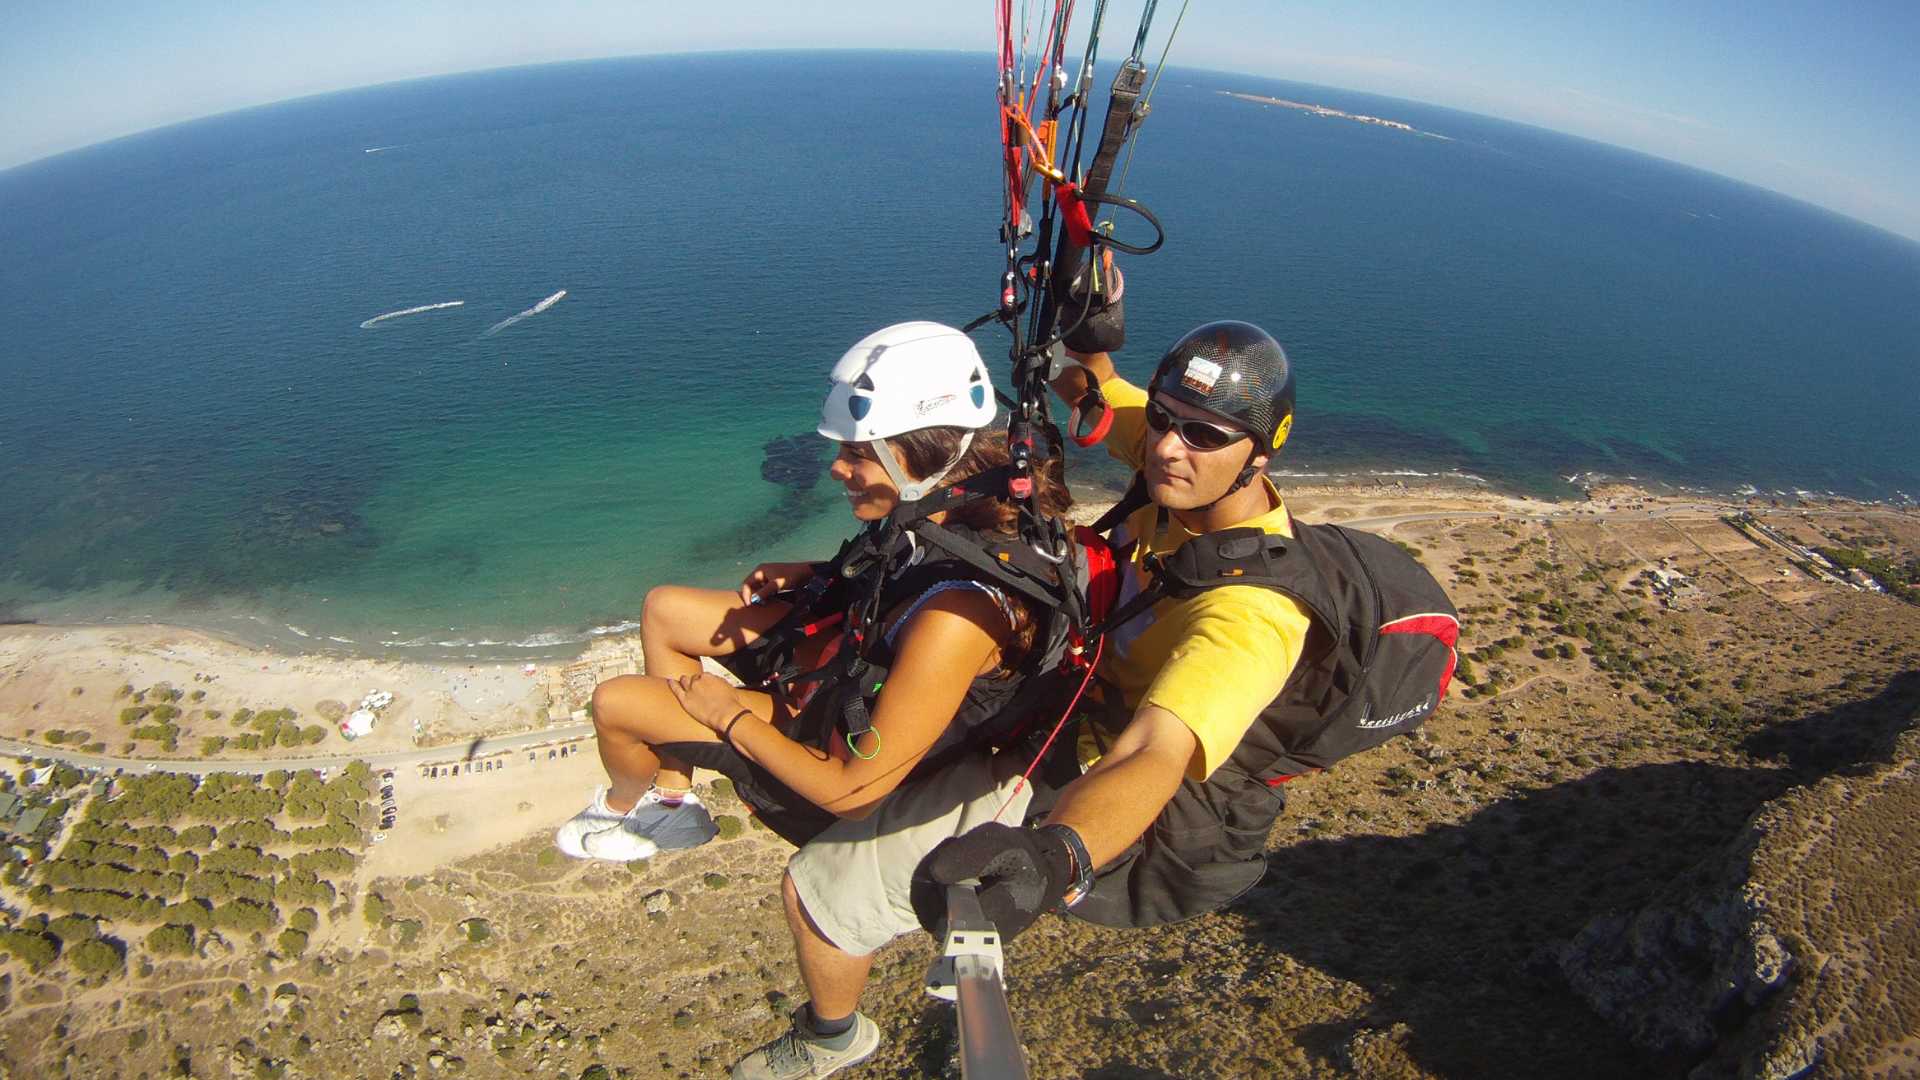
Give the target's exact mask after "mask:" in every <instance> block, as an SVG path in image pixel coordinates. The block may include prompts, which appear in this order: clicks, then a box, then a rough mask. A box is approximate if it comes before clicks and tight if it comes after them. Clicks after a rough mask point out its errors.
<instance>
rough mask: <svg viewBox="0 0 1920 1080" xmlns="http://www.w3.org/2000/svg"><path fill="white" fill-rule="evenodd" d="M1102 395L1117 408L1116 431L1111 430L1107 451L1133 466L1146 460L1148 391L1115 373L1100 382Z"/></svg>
mask: <svg viewBox="0 0 1920 1080" xmlns="http://www.w3.org/2000/svg"><path fill="white" fill-rule="evenodd" d="M1100 396H1101V397H1104V398H1106V399H1107V405H1108V407H1109V408H1111V409H1113V430H1111V431H1109V432H1107V439H1106V442H1107V453H1108V455H1110V456H1111V457H1113V458H1114V460H1116V461H1120V462H1122V463H1124V464H1125V465H1127V466H1128V467H1129V468H1133V469H1138V468H1139V467H1140V465H1141V463H1142V462H1144V461H1145V460H1146V454H1145V453H1144V452H1143V449H1142V448H1143V447H1144V446H1145V445H1146V442H1145V439H1146V434H1147V392H1146V391H1145V390H1142V389H1140V388H1139V387H1137V386H1135V385H1133V384H1132V383H1130V382H1128V381H1127V380H1125V379H1122V378H1120V377H1119V376H1117V375H1116V376H1115V377H1113V378H1111V379H1108V380H1107V381H1106V382H1103V383H1101V384H1100Z"/></svg>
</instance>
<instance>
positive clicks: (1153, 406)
mask: <svg viewBox="0 0 1920 1080" xmlns="http://www.w3.org/2000/svg"><path fill="white" fill-rule="evenodd" d="M1147 426H1148V427H1149V428H1152V429H1153V433H1154V434H1156V435H1164V434H1166V432H1167V429H1168V428H1172V429H1174V430H1175V431H1177V432H1179V433H1180V441H1181V442H1183V443H1186V444H1187V446H1188V447H1189V448H1191V449H1194V450H1218V449H1220V448H1221V447H1223V446H1232V445H1233V444H1234V443H1237V442H1239V441H1240V440H1241V439H1245V438H1248V435H1247V433H1246V432H1244V431H1235V430H1233V429H1232V428H1223V427H1221V426H1220V425H1218V424H1209V423H1207V422H1206V421H1205V420H1182V419H1180V418H1179V417H1177V416H1175V415H1173V414H1172V413H1170V412H1168V411H1167V410H1165V409H1163V408H1161V407H1160V403H1159V402H1157V401H1149V402H1147Z"/></svg>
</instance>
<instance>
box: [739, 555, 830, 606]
mask: <svg viewBox="0 0 1920 1080" xmlns="http://www.w3.org/2000/svg"><path fill="white" fill-rule="evenodd" d="M812 576H813V564H812V563H807V562H770V563H761V564H760V565H759V566H756V567H754V568H753V572H752V573H750V574H748V575H747V578H746V580H745V581H742V582H741V583H740V600H741V602H742V603H747V604H758V603H761V602H763V601H765V600H766V599H767V598H768V597H771V596H773V595H774V594H775V593H781V592H786V591H787V590H788V589H797V588H799V587H800V585H801V584H802V583H804V582H805V581H806V580H807V579H808V578H810V577H812Z"/></svg>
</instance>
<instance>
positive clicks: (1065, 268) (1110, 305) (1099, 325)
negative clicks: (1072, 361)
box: [1053, 248, 1127, 355]
mask: <svg viewBox="0 0 1920 1080" xmlns="http://www.w3.org/2000/svg"><path fill="white" fill-rule="evenodd" d="M1096 258H1097V259H1098V260H1099V262H1098V266H1099V273H1098V274H1095V273H1094V267H1095V265H1096V264H1095V262H1094V260H1095V259H1096ZM1096 278H1097V279H1098V287H1096V285H1095V280H1096ZM1053 289H1054V306H1055V308H1056V310H1057V311H1058V312H1059V320H1060V326H1061V327H1062V328H1063V329H1067V330H1068V333H1067V336H1066V338H1065V341H1066V345H1067V348H1069V349H1072V350H1073V351H1074V352H1077V353H1081V354H1083V355H1085V354H1090V353H1100V352H1118V351H1119V350H1120V349H1121V348H1122V347H1123V346H1125V345H1126V343H1127V313H1126V306H1125V305H1124V304H1122V303H1121V294H1122V293H1124V292H1125V291H1126V280H1125V279H1124V278H1123V277H1122V276H1121V274H1120V268H1119V267H1117V266H1115V265H1113V253H1112V252H1111V251H1109V250H1107V249H1106V248H1100V249H1098V251H1097V253H1092V252H1088V251H1084V250H1081V251H1075V252H1074V253H1073V254H1072V256H1071V257H1070V258H1069V259H1068V261H1067V263H1066V264H1065V265H1062V266H1057V267H1055V268H1054V272H1053Z"/></svg>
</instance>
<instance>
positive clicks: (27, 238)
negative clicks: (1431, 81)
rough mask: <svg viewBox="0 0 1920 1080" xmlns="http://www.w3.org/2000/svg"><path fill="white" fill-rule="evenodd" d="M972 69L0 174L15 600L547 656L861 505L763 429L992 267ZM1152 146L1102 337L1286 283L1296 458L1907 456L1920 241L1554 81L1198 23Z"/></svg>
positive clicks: (441, 113)
mask: <svg viewBox="0 0 1920 1080" xmlns="http://www.w3.org/2000/svg"><path fill="white" fill-rule="evenodd" d="M1223 89H1231V90H1243V91H1250V92H1254V93H1263V94H1270V95H1274V96H1280V97H1286V98H1291V99H1295V100H1307V101H1314V102H1322V103H1326V104H1329V105H1333V106H1336V107H1340V108H1345V109H1348V110H1350V111H1355V112H1365V113H1371V114H1374V115H1380V116H1386V117H1389V118H1392V119H1396V120H1402V121H1405V122H1407V123H1410V124H1412V125H1414V126H1415V127H1417V128H1420V129H1422V130H1425V131H1430V132H1434V133H1436V134H1439V135H1444V136H1446V138H1445V139H1439V138H1423V137H1420V136H1413V135H1408V134H1406V133H1404V132H1396V131H1391V130H1387V129H1383V128H1378V127H1371V126H1367V125H1361V124H1355V123H1350V122H1346V121H1340V120H1333V119H1325V118H1317V117H1313V116H1309V115H1306V114H1303V113H1299V112H1294V111H1290V110H1285V109H1278V108H1270V107H1263V106H1260V105H1257V104H1251V103H1247V102H1243V101H1237V100H1233V99H1229V98H1226V97H1224V96H1221V95H1220V94H1219V93H1218V91H1220V90H1223ZM802 90H804V91H805V92H801V91H802ZM990 94H991V71H990V62H989V61H988V60H987V59H986V58H984V57H965V56H949V55H931V56H930V55H877V54H755V55H744V56H742V55H736V56H700V57H684V58H666V59H647V60H633V61H609V62H595V63H584V64H567V65H554V66H548V67H539V68H526V69H514V70H509V71H500V72H490V73H485V74H479V75H470V76H456V77H450V78H444V79H434V80H427V81H422V82H415V83H407V84H400V85H395V86H387V87H376V88H370V89H365V90H358V91H352V92H348V93H343V94H334V95H329V96H326V97H321V98H314V99H308V100H304V101H298V102H292V103H286V104H282V105H278V106H272V107H268V108H263V109H255V110H249V111H246V112H241V113H235V114H229V115H227V116H222V117H215V118H212V119H208V120H203V121H197V122H194V123H191V124H186V125H181V126H178V127H174V128H169V129H165V130H161V131H156V132H150V133H147V134H144V135H140V136H136V137H133V138H130V139H124V140H120V141H118V142H115V143H111V144H106V145H103V146H99V147H94V148H91V149H88V150H83V151H79V152H76V153H72V154H68V155H64V156H62V157H60V158H56V159H52V160H49V161H45V162H40V163H37V164H34V165H29V166H25V167H21V168H17V169H13V170H10V171H8V172H5V173H0V320H3V321H4V325H5V326H6V327H7V334H6V339H5V343H4V346H0V615H7V616H11V617H15V618H38V619H45V620H66V621H92V620H105V619H124V620H135V619H139V620H145V619H160V620H166V621H174V622H182V623H187V624H191V625H200V626H206V627H210V628H214V629H219V630H223V631H225V632H228V633H234V634H239V635H241V636H245V637H249V638H254V639H257V640H263V641H268V642H272V643H276V644H283V645H289V646H298V647H302V648H337V649H340V650H343V651H355V652H371V653H391V654H399V655H420V656H443V657H444V656H467V655H477V656H503V655H505V656H519V655H542V654H546V653H551V652H555V651H563V650H566V649H570V648H575V647H577V645H578V642H579V641H581V640H584V638H585V636H586V635H587V634H588V633H589V632H591V630H592V628H595V627H602V628H605V627H617V626H620V625H621V624H623V623H625V622H626V621H628V620H631V619H632V618H634V617H635V616H636V615H637V612H638V609H639V602H640V599H641V598H642V597H643V596H644V595H645V591H646V589H647V588H649V587H650V586H652V585H653V584H657V583H659V582H662V581H668V580H686V581H695V582H701V583H708V584H719V583H725V582H729V581H732V580H735V579H737V576H738V575H739V573H740V572H741V571H743V570H744V569H745V568H746V567H748V566H750V565H751V564H752V563H754V562H756V561H758V560H759V559H762V558H767V557H775V556H780V555H798V554H804V553H814V552H819V551H821V550H823V549H827V548H829V547H830V546H831V544H832V542H833V541H834V540H835V539H836V538H837V537H838V536H839V535H841V534H842V533H844V531H845V530H846V528H847V520H846V518H845V516H844V510H843V509H842V504H841V503H840V502H839V500H837V499H836V498H835V497H834V495H833V494H832V492H831V490H830V489H829V488H828V487H827V486H826V485H816V486H806V485H795V484H793V483H792V482H791V481H790V479H789V478H790V477H791V476H792V475H793V474H795V473H796V472H797V473H798V474H800V475H806V474H807V473H808V471H809V470H810V469H812V468H813V467H814V464H813V463H812V462H810V461H808V460H806V458H805V455H804V454H803V455H802V456H801V459H800V460H797V461H796V460H789V458H790V455H785V454H783V455H776V460H775V461H772V462H768V461H766V455H765V452H764V448H765V447H766V446H767V444H768V443H769V441H770V440H776V439H781V438H783V437H786V436H792V435H795V434H801V433H805V432H807V431H809V430H810V429H811V425H812V417H813V412H814V410H815V408H816V407H817V404H818V395H819V393H820V391H821V389H822V386H823V380H824V375H825V371H826V369H827V367H828V366H829V365H830V364H831V362H832V360H833V359H834V357H835V356H837V355H838V353H839V351H840V350H841V349H842V348H844V347H845V345H846V344H848V343H850V342H852V341H853V340H855V339H856V338H858V337H860V336H861V335H862V334H863V333H865V332H866V331H867V330H869V329H872V328H873V327H874V326H876V325H879V324H882V323H885V322H891V321H897V320H900V319H905V318H926V317H931V318H939V319H944V320H947V321H951V322H961V321H964V320H966V319H968V318H970V317H972V316H973V315H975V314H978V313H980V312H981V311H984V310H985V309H986V308H987V307H988V306H990V305H991V303H992V301H993V295H994V290H995V288H996V280H997V275H998V269H999V268H998V252H997V246H996V242H995V239H994V236H993V227H994V220H995V215H996V212H997V196H996V195H995V191H994V187H993V184H994V180H995V169H996V168H997V159H996V156H995V145H994V143H995V139H996V138H997V136H996V133H995V131H994V128H993V119H992V111H991V99H990ZM368 151H373V152H371V153H370V152H368ZM1129 192H1130V193H1131V194H1134V195H1137V196H1139V197H1141V198H1143V199H1146V200H1147V201H1149V202H1150V203H1151V204H1152V205H1153V206H1154V207H1155V209H1156V210H1157V211H1158V212H1159V213H1160V215H1161V217H1162V218H1163V219H1164V220H1165V221H1166V223H1167V226H1168V230H1169V236H1170V240H1169V243H1168V246H1167V248H1166V250H1165V251H1163V252H1162V253H1160V254H1158V255H1155V256H1153V257H1151V258H1147V259H1141V260H1137V261H1136V262H1135V263H1134V264H1131V265H1130V274H1131V277H1130V279H1129V282H1130V284H1129V297H1130V299H1129V316H1130V318H1131V319H1132V335H1133V340H1134V341H1135V343H1136V344H1135V345H1134V347H1133V348H1131V349H1129V350H1128V352H1127V353H1126V354H1125V355H1124V357H1123V367H1126V368H1127V369H1128V370H1130V371H1132V372H1134V373H1136V374H1138V373H1141V372H1144V370H1146V369H1148V368H1150V366H1151V364H1152V362H1153V360H1154V358H1155V349H1154V345H1155V343H1157V342H1162V341H1166V340H1170V339H1171V338H1172V337H1173V336H1174V335H1176V334H1178V333H1179V332H1180V331H1181V330H1183V329H1185V328H1186V327H1187V326H1189V325H1191V324H1193V323H1195V322H1198V321H1201V320H1202V319H1206V318H1214V317H1224V316H1232V317H1241V318H1250V319H1252V320H1254V321H1257V322H1260V323H1262V324H1264V325H1266V326H1267V327H1268V328H1270V329H1271V330H1273V331H1274V332H1275V334H1276V335H1277V336H1279V337H1280V338H1281V340H1282V341H1283V342H1285V343H1286V344H1287V345H1288V347H1289V349H1290V351H1291V352H1292V354H1293V356H1294V358H1295V361H1296V364H1297V365H1298V367H1299V370H1300V401H1301V405H1300V419H1299V422H1298V424H1297V426H1296V429H1295V430H1296V434H1295V437H1294V441H1293V443H1292V444H1291V445H1290V448H1289V454H1288V457H1287V459H1286V460H1285V461H1284V462H1283V465H1284V468H1285V469H1287V470H1289V471H1292V472H1296V473H1309V474H1318V473H1325V472H1352V471H1412V472H1422V473H1431V472H1441V471H1448V470H1453V471H1459V472H1464V473H1468V474H1472V475H1475V476H1479V477H1483V478H1485V479H1486V480H1488V481H1489V482H1492V483H1495V484H1499V485H1503V486H1507V487H1512V488H1518V489H1522V490H1529V491H1540V492H1548V493H1551V492H1556V491H1563V490H1566V486H1565V482H1564V479H1563V478H1564V477H1567V476H1571V475H1574V474H1576V473H1581V472H1595V471H1597V472H1602V473H1607V474H1611V475H1619V476H1626V475H1634V476H1640V477H1643V478H1648V479H1656V480H1660V481H1664V482H1669V483H1674V484H1687V485H1697V486H1702V487H1708V488H1715V489H1721V490H1732V489H1734V488H1736V487H1738V486H1739V485H1742V484H1747V483H1751V484H1755V485H1758V486H1759V487H1761V488H1763V489H1767V490H1773V489H1779V490H1783V491H1791V490H1793V489H1795V488H1805V489H1810V490H1816V491H1825V490H1834V491H1839V492H1843V493H1846V494H1852V495H1858V496H1863V497H1868V498H1888V499H1894V498H1898V497H1900V495H1901V494H1902V493H1913V494H1916V495H1920V432H1917V431H1916V428H1915V425H1913V424H1912V422H1911V417H1912V414H1913V403H1914V402H1915V401H1916V400H1920V303H1916V297H1920V246H1916V245H1914V244H1912V243H1911V242H1908V241H1905V240H1901V239H1898V238H1895V237H1892V236H1889V235H1887V234H1885V233H1881V232H1877V231H1875V230H1872V229H1869V228H1867V227H1865V226H1862V225H1859V224H1857V223H1854V222H1851V221H1848V220H1845V219H1842V218H1839V217H1836V216H1834V215H1831V214H1827V213H1825V212H1823V211H1819V210H1816V209H1813V208H1811V207H1807V206H1805V205H1802V204H1798V203H1793V202H1791V201H1788V200H1786V199H1783V198H1780V197H1778V196H1774V195H1771V194H1768V193H1765V192H1762V191H1758V190H1756V189H1753V188H1750V187H1746V186H1744V185H1740V184H1737V183H1734V182H1732V181H1728V180H1725V179H1722V178H1719V177H1714V176H1711V175H1708V174H1704V173H1700V172H1697V171H1693V170H1689V169H1685V168H1681V167H1679V166H1675V165H1671V164H1668V163H1664V162H1659V161H1655V160H1652V159H1649V158H1645V157H1641V156H1637V155H1633V154H1629V153H1626V152H1624V151H1620V150H1616V149H1612V148H1609V147H1604V146H1599V145H1596V144H1592V143H1586V142H1581V141H1578V140H1573V139H1569V138H1566V137H1563V136H1559V135H1555V134H1552V133H1548V132H1543V131H1539V130H1537V129H1530V128H1523V127H1518V126H1515V125H1511V124H1505V123H1500V122H1496V121H1492V120H1488V119H1486V118H1483V117H1475V116H1470V115H1467V114H1463V113H1457V112H1451V111H1447V110H1442V109H1436V108H1432V107H1429V106H1423V105H1417V104H1413V103H1408V102H1396V101H1389V100H1386V99H1376V98H1368V97H1365V96H1363V95H1354V94H1349V93H1342V92H1336V91H1331V90H1325V89H1320V88H1313V87H1304V86H1299V85H1294V84H1286V83H1276V82H1266V81H1262V80H1256V79H1250V78H1247V77H1244V76H1225V75H1216V74H1208V73H1202V72H1192V71H1175V72H1173V73H1172V74H1170V75H1169V76H1167V78H1166V80H1165V81H1164V82H1163V83H1162V85H1161V89H1160V97H1159V99H1158V101H1157V103H1156V110H1155V113H1154V117H1153V120H1152V122H1151V123H1150V125H1149V127H1148V130H1147V134H1146V137H1145V139H1144V140H1143V143H1142V149H1141V155H1140V157H1139V158H1138V160H1137V161H1136V163H1135V165H1134V168H1133V171H1132V174H1131V177H1130V182H1129ZM561 289H564V290H566V295H565V297H563V298H562V299H560V300H559V301H558V302H557V303H555V304H553V305H552V306H551V308H549V309H548V310H546V311H544V312H541V313H539V314H537V315H532V316H529V317H528V318H526V319H524V320H522V321H519V322H517V323H514V324H512V325H510V326H506V327H503V328H501V329H499V330H498V332H497V333H494V334H492V335H491V336H489V335H488V334H487V331H488V329H489V328H491V327H494V326H495V325H496V324H498V323H500V322H501V321H502V320H505V319H507V318H508V317H510V316H512V315H514V314H516V313H518V312H521V311H524V310H526V309H528V308H530V307H531V306H533V305H534V304H535V303H536V302H537V301H539V300H541V299H542V298H543V297H547V296H550V295H551V294H553V293H555V292H556V291H558V290H561ZM454 300H460V301H463V303H462V304H461V305H460V306H458V307H447V308H441V309H438V310H432V311H425V312H420V313H417V314H414V315H409V316H405V317H401V318H395V319H391V320H386V321H383V322H380V323H377V324H374V325H372V326H370V327H366V328H363V327H362V325H361V324H362V323H363V322H364V321H365V320H368V319H371V318H373V317H375V316H378V315H380V314H383V313H387V312H393V311H397V310H402V309H405V308H410V307H416V306H422V305H429V304H436V303H446V302H450V301H454ZM980 340H981V343H982V348H983V350H985V351H987V352H988V354H989V356H998V355H1001V354H1002V353H1003V350H1004V342H1003V341H1002V340H1001V339H1000V337H998V336H997V335H995V334H994V333H993V332H983V333H982V334H981V336H980ZM799 445H800V446H801V447H802V448H803V449H804V448H806V447H810V446H811V445H812V443H811V441H810V440H802V441H801V442H800V443H799ZM818 464H819V465H821V466H824V454H822V455H821V457H820V458H819V462H818ZM1076 464H1077V465H1078V466H1079V469H1078V475H1079V476H1080V477H1081V478H1082V479H1083V481H1085V482H1087V483H1090V484H1096V485H1097V484H1099V483H1101V482H1105V481H1108V480H1110V479H1112V473H1111V470H1106V469H1103V468H1102V467H1101V466H1100V463H1099V461H1098V460H1097V459H1086V460H1082V461H1079V462H1077V463H1076ZM763 465H770V466H772V467H771V468H769V469H767V470H765V471H764V473H763Z"/></svg>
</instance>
